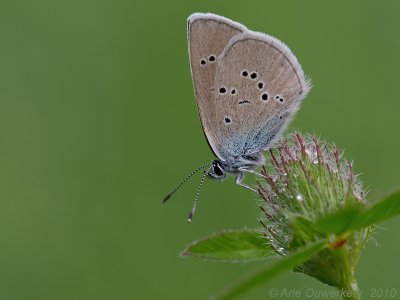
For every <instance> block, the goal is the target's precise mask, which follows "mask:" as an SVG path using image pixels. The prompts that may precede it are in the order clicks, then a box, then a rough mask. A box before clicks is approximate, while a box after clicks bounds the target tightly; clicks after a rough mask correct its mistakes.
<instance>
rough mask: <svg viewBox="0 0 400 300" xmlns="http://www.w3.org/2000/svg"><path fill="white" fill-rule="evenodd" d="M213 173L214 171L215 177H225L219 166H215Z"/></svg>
mask: <svg viewBox="0 0 400 300" xmlns="http://www.w3.org/2000/svg"><path fill="white" fill-rule="evenodd" d="M213 171H214V173H215V175H217V176H223V175H224V171H222V169H221V167H220V166H219V165H217V164H215V165H213Z"/></svg>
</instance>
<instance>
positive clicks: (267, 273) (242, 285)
mask: <svg viewBox="0 0 400 300" xmlns="http://www.w3.org/2000/svg"><path fill="white" fill-rule="evenodd" d="M326 245H327V243H326V241H318V242H315V243H312V244H310V245H309V246H306V247H303V248H300V249H299V250H297V251H296V252H293V253H291V254H289V255H287V256H284V257H282V258H279V259H277V260H275V261H274V262H273V263H272V264H269V265H267V266H265V267H263V268H261V269H259V270H257V271H256V272H254V273H251V274H248V275H247V276H246V277H244V278H243V279H241V280H240V281H238V282H237V283H235V284H234V285H232V286H230V287H227V288H225V289H224V290H223V291H221V293H220V294H218V295H216V296H215V297H214V298H213V299H215V300H227V299H233V298H235V297H237V296H239V295H241V294H243V293H245V292H247V291H248V290H250V289H252V288H254V287H256V286H258V285H261V284H265V283H267V282H268V281H270V280H271V279H273V278H275V277H277V276H278V275H280V274H282V273H284V272H287V271H291V270H293V269H294V268H296V267H298V266H300V265H301V264H302V263H304V262H305V261H307V260H309V259H310V258H312V257H313V256H314V255H316V254H317V253H318V252H320V251H321V250H322V249H324V248H325V247H326Z"/></svg>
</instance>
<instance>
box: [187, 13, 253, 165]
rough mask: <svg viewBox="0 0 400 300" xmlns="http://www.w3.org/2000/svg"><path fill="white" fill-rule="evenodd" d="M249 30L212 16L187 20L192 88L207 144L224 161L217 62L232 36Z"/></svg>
mask: <svg viewBox="0 0 400 300" xmlns="http://www.w3.org/2000/svg"><path fill="white" fill-rule="evenodd" d="M245 30H246V28H245V27H244V26H242V25H240V24H238V23H235V22H233V21H230V20H228V19H226V18H223V17H220V16H216V15H213V14H199V13H196V14H193V15H191V16H190V17H189V19H188V44H189V57H190V67H191V71H192V79H193V87H194V92H195V97H196V102H197V108H198V111H199V115H200V119H201V123H202V126H203V130H204V133H205V135H206V138H207V141H208V143H209V145H210V147H211V149H212V151H213V152H214V154H215V155H216V156H218V157H219V158H222V157H221V155H220V153H219V149H218V147H217V146H216V144H215V137H217V135H218V127H217V126H218V124H216V122H215V120H216V118H217V116H216V111H217V110H216V102H215V92H216V91H215V88H214V74H215V70H216V65H217V59H218V57H219V56H220V55H221V53H222V52H223V50H224V49H225V47H226V45H227V44H228V43H229V41H230V40H231V39H232V37H233V36H235V35H238V34H240V33H242V32H244V31H245Z"/></svg>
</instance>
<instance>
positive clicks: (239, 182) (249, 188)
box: [235, 172, 258, 194]
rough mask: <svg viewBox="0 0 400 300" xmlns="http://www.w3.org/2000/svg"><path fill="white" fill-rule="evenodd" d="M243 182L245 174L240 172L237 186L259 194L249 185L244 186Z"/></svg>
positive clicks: (236, 181) (237, 177)
mask: <svg viewBox="0 0 400 300" xmlns="http://www.w3.org/2000/svg"><path fill="white" fill-rule="evenodd" d="M242 180H243V173H242V172H239V174H238V175H237V176H236V180H235V183H236V184H237V185H239V186H241V187H244V188H246V189H248V190H250V191H253V192H254V193H256V194H258V192H257V191H256V190H255V189H253V188H252V187H249V186H248V185H246V184H244V183H243V182H242Z"/></svg>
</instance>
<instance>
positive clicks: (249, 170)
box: [239, 168, 264, 177]
mask: <svg viewBox="0 0 400 300" xmlns="http://www.w3.org/2000/svg"><path fill="white" fill-rule="evenodd" d="M239 171H240V172H247V173H251V174H254V175H256V176H259V177H264V175H262V174H260V173H258V172H256V171H254V170H251V169H246V168H239Z"/></svg>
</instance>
